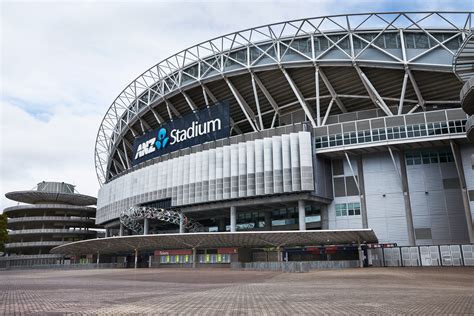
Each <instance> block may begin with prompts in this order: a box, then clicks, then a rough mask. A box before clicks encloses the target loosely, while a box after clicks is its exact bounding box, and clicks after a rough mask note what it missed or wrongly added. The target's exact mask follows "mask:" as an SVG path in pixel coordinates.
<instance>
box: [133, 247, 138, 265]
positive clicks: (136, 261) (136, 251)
mask: <svg viewBox="0 0 474 316" xmlns="http://www.w3.org/2000/svg"><path fill="white" fill-rule="evenodd" d="M134 267H135V269H136V268H137V267H138V250H137V249H135V266H134Z"/></svg>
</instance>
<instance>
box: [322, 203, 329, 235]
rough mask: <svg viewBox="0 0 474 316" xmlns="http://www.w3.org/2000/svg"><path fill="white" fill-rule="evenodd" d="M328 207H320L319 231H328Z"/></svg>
mask: <svg viewBox="0 0 474 316" xmlns="http://www.w3.org/2000/svg"><path fill="white" fill-rule="evenodd" d="M328 211H329V210H328V205H321V213H320V215H321V229H329V214H328Z"/></svg>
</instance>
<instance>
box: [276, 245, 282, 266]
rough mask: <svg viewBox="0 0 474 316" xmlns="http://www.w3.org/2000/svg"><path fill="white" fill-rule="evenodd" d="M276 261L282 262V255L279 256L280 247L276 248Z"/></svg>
mask: <svg viewBox="0 0 474 316" xmlns="http://www.w3.org/2000/svg"><path fill="white" fill-rule="evenodd" d="M277 261H278V262H282V261H283V257H282V255H281V247H280V246H278V247H277Z"/></svg>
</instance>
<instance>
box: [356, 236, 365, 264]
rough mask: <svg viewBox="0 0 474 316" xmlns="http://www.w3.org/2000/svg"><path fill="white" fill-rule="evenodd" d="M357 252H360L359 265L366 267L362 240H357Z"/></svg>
mask: <svg viewBox="0 0 474 316" xmlns="http://www.w3.org/2000/svg"><path fill="white" fill-rule="evenodd" d="M357 252H358V253H359V267H360V268H363V267H364V252H363V251H362V246H361V245H360V241H358V242H357Z"/></svg>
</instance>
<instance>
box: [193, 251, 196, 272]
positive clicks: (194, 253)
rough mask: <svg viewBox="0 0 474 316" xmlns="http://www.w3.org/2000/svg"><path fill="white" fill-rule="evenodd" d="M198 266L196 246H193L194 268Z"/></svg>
mask: <svg viewBox="0 0 474 316" xmlns="http://www.w3.org/2000/svg"><path fill="white" fill-rule="evenodd" d="M194 268H196V248H193V269H194Z"/></svg>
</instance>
